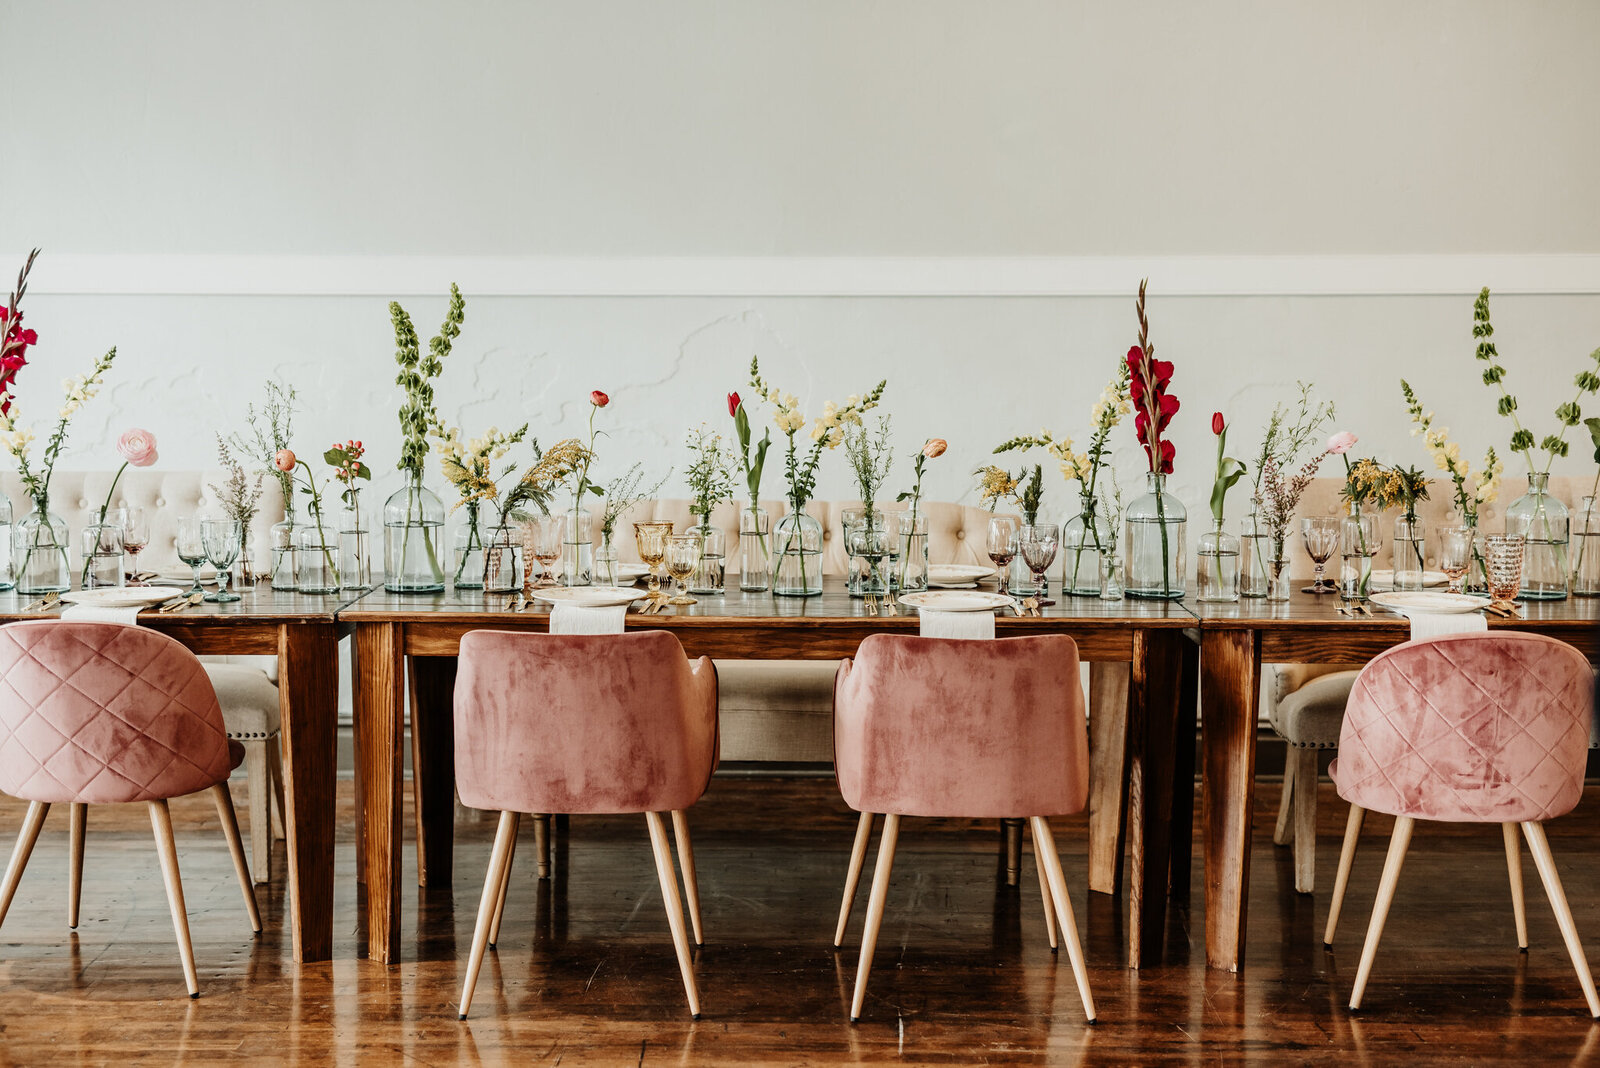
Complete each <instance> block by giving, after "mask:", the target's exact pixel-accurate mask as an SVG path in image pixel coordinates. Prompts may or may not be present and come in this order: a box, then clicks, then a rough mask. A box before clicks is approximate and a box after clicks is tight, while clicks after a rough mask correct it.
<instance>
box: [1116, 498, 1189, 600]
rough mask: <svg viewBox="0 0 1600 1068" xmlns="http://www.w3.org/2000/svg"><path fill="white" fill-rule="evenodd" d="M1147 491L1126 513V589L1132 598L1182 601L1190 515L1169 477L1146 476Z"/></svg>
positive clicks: (1124, 546)
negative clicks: (1170, 485) (1168, 483)
mask: <svg viewBox="0 0 1600 1068" xmlns="http://www.w3.org/2000/svg"><path fill="white" fill-rule="evenodd" d="M1145 487H1146V488H1145V492H1144V494H1143V495H1142V496H1140V497H1138V498H1137V499H1135V500H1134V501H1133V502H1132V503H1130V504H1129V505H1128V508H1127V511H1126V512H1124V513H1123V526H1124V528H1125V529H1126V531H1127V534H1126V536H1125V538H1124V541H1123V554H1124V555H1123V559H1124V563H1123V574H1124V578H1123V586H1124V587H1125V588H1126V592H1127V595H1128V596H1129V597H1140V598H1147V599H1151V598H1153V599H1157V600H1178V599H1179V598H1181V597H1182V596H1183V593H1184V580H1185V576H1184V566H1185V564H1186V559H1185V554H1186V550H1187V546H1186V545H1185V541H1186V538H1187V527H1188V518H1189V513H1188V511H1187V510H1186V509H1185V508H1184V507H1183V503H1182V502H1181V501H1179V500H1178V498H1176V497H1174V496H1172V494H1170V493H1168V492H1167V487H1166V476H1165V475H1160V474H1157V473H1156V472H1154V471H1151V472H1149V473H1148V474H1147V475H1146V476H1145Z"/></svg>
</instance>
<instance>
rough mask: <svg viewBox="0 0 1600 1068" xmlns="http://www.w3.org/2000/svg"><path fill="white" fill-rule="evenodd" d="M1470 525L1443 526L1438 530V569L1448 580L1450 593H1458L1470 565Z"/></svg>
mask: <svg viewBox="0 0 1600 1068" xmlns="http://www.w3.org/2000/svg"><path fill="white" fill-rule="evenodd" d="M1473 533H1474V531H1473V529H1472V528H1471V527H1445V528H1444V529H1443V530H1441V531H1440V532H1439V570H1440V571H1443V572H1444V577H1445V578H1447V579H1449V580H1450V585H1449V586H1448V587H1447V588H1448V589H1449V591H1450V592H1451V593H1460V592H1461V587H1462V580H1464V579H1465V578H1466V577H1467V569H1468V568H1470V567H1471V566H1472V535H1473Z"/></svg>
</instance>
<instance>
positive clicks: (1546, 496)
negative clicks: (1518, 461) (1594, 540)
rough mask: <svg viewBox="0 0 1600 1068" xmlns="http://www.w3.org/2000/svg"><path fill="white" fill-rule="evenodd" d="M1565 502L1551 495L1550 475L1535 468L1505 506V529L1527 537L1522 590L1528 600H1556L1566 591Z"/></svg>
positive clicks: (1566, 529)
mask: <svg viewBox="0 0 1600 1068" xmlns="http://www.w3.org/2000/svg"><path fill="white" fill-rule="evenodd" d="M1569 526H1570V524H1569V517H1568V514H1567V506H1566V505H1565V504H1563V503H1561V500H1560V498H1557V497H1552V496H1551V495H1550V476H1549V475H1547V474H1545V473H1544V472H1542V471H1541V472H1535V473H1534V474H1533V475H1531V476H1529V478H1528V492H1527V493H1525V494H1523V495H1522V496H1521V497H1519V498H1518V499H1517V500H1516V501H1515V502H1513V503H1512V505H1511V507H1509V508H1507V509H1506V533H1507V534H1521V535H1522V536H1523V537H1524V538H1525V539H1527V540H1526V543H1525V544H1524V546H1523V556H1522V590H1521V592H1519V593H1518V594H1517V596H1519V597H1521V598H1522V599H1523V600H1527V601H1559V600H1561V599H1563V598H1564V597H1566V595H1567V578H1568V574H1567V540H1568V534H1569Z"/></svg>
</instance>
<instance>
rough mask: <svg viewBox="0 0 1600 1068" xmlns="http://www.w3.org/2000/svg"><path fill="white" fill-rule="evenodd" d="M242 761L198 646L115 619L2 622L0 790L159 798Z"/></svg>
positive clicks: (53, 799) (89, 800)
mask: <svg viewBox="0 0 1600 1068" xmlns="http://www.w3.org/2000/svg"><path fill="white" fill-rule="evenodd" d="M234 764H235V760H234V759H233V754H232V753H231V752H230V750H229V745H228V738H227V734H226V733H225V731H224V729H223V725H222V710H221V709H220V708H218V707H217V695H216V692H215V691H214V690H213V689H212V688H211V680H210V679H209V678H207V677H206V673H205V669H204V668H202V667H201V665H200V661H199V660H197V659H196V658H195V656H194V654H193V653H191V652H189V650H187V649H185V648H184V647H183V646H182V645H180V644H178V643H177V642H176V641H174V640H173V639H171V638H168V637H167V636H166V635H164V634H157V633H156V632H155V631H152V630H145V629H143V628H141V627H128V626H123V625H122V624H119V623H71V622H64V621H62V620H54V619H41V620H28V621H25V622H20V623H10V624H7V625H6V626H3V627H0V791H4V792H5V793H8V794H10V795H11V796H13V797H19V798H22V799H23V800H26V801H41V802H44V803H46V804H67V803H72V802H79V803H85V804H106V803H123V802H129V801H157V800H161V799H163V798H169V797H181V796H182V795H184V794H191V793H194V792H195V791H197V790H204V789H208V788H210V787H212V786H215V785H216V784H218V783H220V782H223V781H225V780H226V779H227V777H228V773H229V772H230V771H231V770H232V769H233V767H234Z"/></svg>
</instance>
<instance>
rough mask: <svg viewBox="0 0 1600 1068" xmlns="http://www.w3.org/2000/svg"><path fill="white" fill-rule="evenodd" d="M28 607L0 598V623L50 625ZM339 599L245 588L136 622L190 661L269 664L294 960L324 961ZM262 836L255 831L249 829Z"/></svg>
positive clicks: (8, 596)
mask: <svg viewBox="0 0 1600 1068" xmlns="http://www.w3.org/2000/svg"><path fill="white" fill-rule="evenodd" d="M34 600H36V598H34V597H23V596H19V595H18V594H16V593H15V592H7V593H0V622H7V623H9V622H14V621H16V620H21V619H52V618H56V617H57V616H59V614H60V613H59V612H56V611H51V612H43V613H41V612H31V613H23V612H22V611H21V609H22V608H23V606H24V605H26V604H28V603H30V602H32V601H34ZM347 600H348V598H342V597H340V596H337V595H336V596H326V597H324V596H308V595H302V594H295V593H279V592H275V591H273V590H270V589H268V588H266V587H265V586H260V587H256V588H254V589H247V590H245V591H243V596H242V597H241V599H240V600H238V601H232V602H229V603H227V604H200V605H196V606H194V607H192V608H189V609H186V610H184V611H183V612H178V613H169V614H165V615H161V614H157V613H155V612H151V611H146V612H143V613H141V614H140V616H139V623H140V624H141V625H143V626H148V627H149V628H151V629H152V630H156V631H159V632H161V633H162V634H165V635H168V636H169V637H172V638H176V639H177V640H178V641H180V642H182V643H183V644H184V645H185V646H186V647H188V648H189V649H191V650H193V651H194V652H195V653H198V654H202V655H208V654H219V655H237V654H266V655H273V656H276V657H277V658H278V707H279V712H280V714H281V716H282V721H283V722H282V731H283V737H282V744H283V804H284V814H283V815H284V823H285V829H286V831H287V836H288V841H289V925H290V929H291V931H292V932H293V936H294V959H295V960H297V961H320V960H328V959H329V958H330V957H332V956H333V834H334V778H335V771H336V764H335V738H336V733H335V732H336V730H337V727H338V703H339V636H340V624H339V623H338V622H337V614H338V610H339V608H340V607H341V605H343V604H345V603H346V602H347ZM250 833H252V834H264V833H267V831H266V829H265V828H255V827H252V828H251V829H250Z"/></svg>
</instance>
